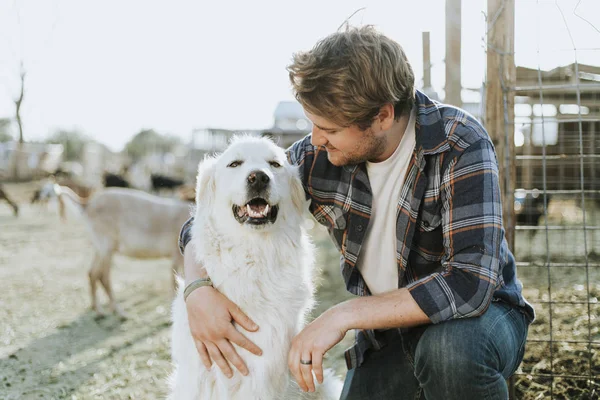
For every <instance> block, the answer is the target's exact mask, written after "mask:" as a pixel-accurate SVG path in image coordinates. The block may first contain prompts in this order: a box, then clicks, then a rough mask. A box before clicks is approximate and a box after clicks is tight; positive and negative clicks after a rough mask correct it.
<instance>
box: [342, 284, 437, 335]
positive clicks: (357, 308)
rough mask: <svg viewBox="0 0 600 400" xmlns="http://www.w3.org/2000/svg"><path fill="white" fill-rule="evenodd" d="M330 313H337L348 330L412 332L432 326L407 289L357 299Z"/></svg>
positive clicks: (344, 303)
mask: <svg viewBox="0 0 600 400" xmlns="http://www.w3.org/2000/svg"><path fill="white" fill-rule="evenodd" d="M331 311H335V312H336V314H337V318H340V323H341V324H342V326H343V327H344V328H346V329H347V330H349V329H388V328H409V327H413V326H418V325H424V324H430V323H431V320H430V319H429V317H427V315H426V314H425V313H424V312H423V310H421V308H419V306H418V305H417V303H416V302H415V300H414V299H413V297H412V296H411V294H410V292H409V291H408V289H405V288H403V289H398V290H393V291H390V292H387V293H382V294H379V295H374V296H364V297H358V298H354V299H351V300H348V301H345V302H343V303H341V304H338V305H337V306H335V307H334V308H333V309H332V310H331Z"/></svg>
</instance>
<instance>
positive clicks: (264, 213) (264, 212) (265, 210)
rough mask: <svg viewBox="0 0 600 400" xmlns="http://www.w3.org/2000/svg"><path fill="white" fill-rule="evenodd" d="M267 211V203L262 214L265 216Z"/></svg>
mask: <svg viewBox="0 0 600 400" xmlns="http://www.w3.org/2000/svg"><path fill="white" fill-rule="evenodd" d="M268 213H269V205H268V204H267V205H266V206H265V209H264V210H263V212H262V215H264V216H266V215H267V214H268Z"/></svg>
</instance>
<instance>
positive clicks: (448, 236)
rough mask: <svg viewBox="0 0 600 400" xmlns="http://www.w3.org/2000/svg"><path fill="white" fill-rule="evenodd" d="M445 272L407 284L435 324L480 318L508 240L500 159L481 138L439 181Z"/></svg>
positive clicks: (485, 306) (454, 162)
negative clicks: (503, 223) (503, 214)
mask: <svg viewBox="0 0 600 400" xmlns="http://www.w3.org/2000/svg"><path fill="white" fill-rule="evenodd" d="M440 190H441V193H440V196H441V199H442V224H443V225H442V230H443V241H444V253H445V254H444V257H443V259H442V267H443V268H442V271H441V272H437V273H434V274H432V275H429V276H426V277H424V278H422V279H420V280H417V281H415V282H412V283H411V284H409V285H408V286H407V288H408V290H409V291H410V293H411V295H412V296H413V298H414V299H415V301H416V302H417V304H418V305H419V307H420V308H421V309H422V310H423V312H425V314H427V316H428V317H429V318H430V319H431V321H432V322H433V323H438V322H442V321H446V320H451V319H456V318H469V317H476V316H479V315H481V314H483V313H484V312H485V310H486V309H487V308H488V306H489V304H490V302H491V299H492V295H493V293H494V290H495V289H496V286H497V284H498V279H499V278H498V275H499V271H500V270H501V265H500V263H501V254H500V252H501V245H502V242H503V241H504V228H503V226H502V202H501V196H500V182H499V179H498V162H497V160H496V154H495V151H494V148H493V145H492V144H491V143H490V142H489V141H488V140H487V139H481V140H479V141H478V142H476V143H473V144H472V145H471V146H469V147H468V148H467V149H466V150H465V151H464V152H463V153H462V154H461V155H460V156H459V157H458V158H457V159H455V160H454V161H453V162H452V163H450V165H449V167H448V168H447V169H446V171H445V173H444V175H443V177H442V182H441V188H440Z"/></svg>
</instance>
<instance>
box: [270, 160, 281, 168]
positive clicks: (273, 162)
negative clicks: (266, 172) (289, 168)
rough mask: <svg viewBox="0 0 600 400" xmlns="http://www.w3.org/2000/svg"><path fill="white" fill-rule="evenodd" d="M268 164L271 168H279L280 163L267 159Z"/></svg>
mask: <svg viewBox="0 0 600 400" xmlns="http://www.w3.org/2000/svg"><path fill="white" fill-rule="evenodd" d="M269 165H270V166H271V167H273V168H280V167H281V164H279V163H278V162H277V161H269Z"/></svg>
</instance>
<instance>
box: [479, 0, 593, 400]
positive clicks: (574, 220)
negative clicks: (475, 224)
mask: <svg viewBox="0 0 600 400" xmlns="http://www.w3.org/2000/svg"><path fill="white" fill-rule="evenodd" d="M505 3H508V2H505ZM529 3H531V4H530V6H531V5H532V6H533V7H534V9H535V10H538V12H534V13H533V14H532V15H530V18H529V20H528V21H529V22H528V23H532V24H533V22H534V20H536V21H535V23H536V25H537V26H538V27H539V26H540V24H543V23H546V24H547V23H548V18H549V17H548V15H550V16H551V17H550V18H553V20H554V21H559V22H560V25H561V26H556V27H554V29H557V30H563V31H564V32H565V34H566V35H567V36H568V41H569V42H570V43H571V48H570V49H568V51H565V50H564V49H553V48H552V46H551V45H552V43H550V44H548V43H546V42H544V40H543V39H544V38H543V35H540V32H539V31H538V32H537V34H535V35H533V34H532V35H530V36H528V37H517V38H512V39H513V40H517V41H535V48H536V52H537V58H538V66H537V68H531V67H530V68H525V67H517V68H516V84H514V85H511V84H510V83H507V82H503V84H502V91H503V93H504V94H505V95H506V96H511V97H512V96H514V118H512V120H510V119H505V127H506V128H507V129H505V132H506V137H505V139H506V140H507V141H508V140H514V145H515V147H514V149H515V150H514V154H511V155H510V157H507V159H504V158H502V157H499V161H500V164H501V165H500V167H501V168H500V170H501V171H503V170H508V167H515V169H516V173H515V179H514V182H513V185H511V187H514V188H515V190H514V212H515V221H516V224H515V225H514V227H511V226H509V227H507V229H514V231H513V232H512V233H513V234H514V238H515V239H514V248H513V250H514V253H515V256H516V259H517V260H518V270H519V276H520V279H521V281H522V282H523V286H524V293H525V296H526V298H527V299H528V300H529V301H530V302H531V303H532V304H533V305H534V307H535V309H536V313H537V319H536V321H535V322H534V323H533V324H532V325H531V327H530V330H529V337H528V342H527V346H526V352H525V356H524V361H523V363H522V365H521V367H520V368H519V370H518V371H517V373H516V374H515V376H514V377H513V378H512V379H511V382H510V384H511V394H512V397H513V398H517V399H547V398H549V399H598V398H600V302H599V301H598V298H600V232H599V231H600V179H599V178H600V135H598V131H600V63H598V64H596V65H598V66H593V65H588V64H586V63H584V62H581V53H582V50H581V49H579V50H578V46H577V44H578V43H577V42H576V40H575V39H574V37H573V21H578V22H579V23H580V24H582V25H584V26H587V27H588V29H587V32H588V33H587V34H589V35H596V37H597V42H598V43H600V30H598V28H597V27H596V26H595V25H594V24H593V23H592V21H590V20H588V19H586V18H584V16H583V15H582V14H581V10H578V8H579V7H580V5H581V4H580V3H581V0H579V1H577V0H575V1H571V2H569V1H562V2H560V1H533V0H532V1H529ZM502 6H503V7H504V6H505V4H502ZM501 10H502V7H501ZM494 17H497V16H490V15H488V18H494ZM541 19H544V21H542V20H541ZM516 21H517V23H519V21H523V20H522V19H516ZM487 51H488V52H489V51H496V52H498V51H499V49H494V48H491V47H489V46H488V48H487ZM585 51H586V52H588V54H586V55H587V56H588V57H587V59H589V58H590V57H589V52H592V53H594V52H595V55H596V56H597V58H596V59H600V49H594V48H587V49H586V50H585ZM557 52H562V53H561V56H562V57H561V58H562V59H563V60H564V59H565V57H564V56H565V54H568V55H569V56H570V59H569V61H568V62H562V64H561V65H557V66H555V67H553V68H542V62H541V60H542V59H544V58H545V57H553V55H555V54H556V53H557ZM557 59H558V58H557ZM509 104H511V102H507V103H505V115H512V112H511V113H510V114H509V113H508V110H506V107H508V105H509ZM511 111H512V110H511ZM513 128H514V129H513ZM513 134H514V137H510V136H513ZM507 163H511V165H507Z"/></svg>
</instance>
